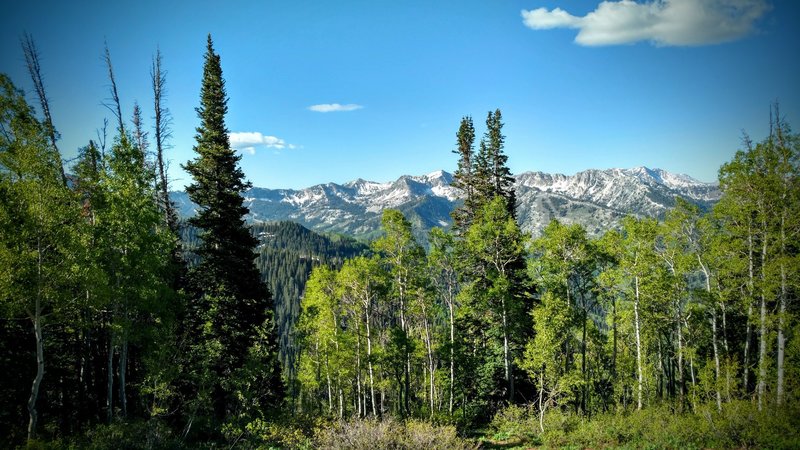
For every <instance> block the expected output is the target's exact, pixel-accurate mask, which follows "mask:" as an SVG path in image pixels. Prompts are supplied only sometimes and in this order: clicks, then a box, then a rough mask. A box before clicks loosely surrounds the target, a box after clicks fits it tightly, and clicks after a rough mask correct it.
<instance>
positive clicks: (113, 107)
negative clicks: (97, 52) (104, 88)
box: [103, 42, 125, 135]
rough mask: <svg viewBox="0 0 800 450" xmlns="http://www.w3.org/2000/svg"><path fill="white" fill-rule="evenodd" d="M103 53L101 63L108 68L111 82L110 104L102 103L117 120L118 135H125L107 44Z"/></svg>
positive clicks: (106, 43)
mask: <svg viewBox="0 0 800 450" xmlns="http://www.w3.org/2000/svg"><path fill="white" fill-rule="evenodd" d="M104 44H105V51H104V53H103V61H104V62H105V64H106V67H108V79H109V80H110V81H111V87H110V88H111V104H108V103H103V106H105V107H106V108H108V109H109V110H110V111H111V112H112V113H113V114H114V116H115V117H116V118H117V123H118V124H119V134H120V135H124V134H125V123H124V121H123V119H122V108H121V107H120V103H119V94H118V93H117V82H116V80H115V79H114V68H113V67H112V65H111V52H110V51H109V50H108V42H105V43H104Z"/></svg>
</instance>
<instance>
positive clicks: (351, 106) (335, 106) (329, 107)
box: [308, 103, 363, 113]
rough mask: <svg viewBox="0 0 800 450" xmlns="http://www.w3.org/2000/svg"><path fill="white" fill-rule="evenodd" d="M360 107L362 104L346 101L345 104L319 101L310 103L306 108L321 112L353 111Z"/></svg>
mask: <svg viewBox="0 0 800 450" xmlns="http://www.w3.org/2000/svg"><path fill="white" fill-rule="evenodd" d="M361 108H363V106H361V105H357V104H355V103H348V104H346V105H341V104H339V103H321V104H319V105H311V106H309V107H308V109H309V110H311V111H315V112H321V113H327V112H340V111H355V110H357V109H361Z"/></svg>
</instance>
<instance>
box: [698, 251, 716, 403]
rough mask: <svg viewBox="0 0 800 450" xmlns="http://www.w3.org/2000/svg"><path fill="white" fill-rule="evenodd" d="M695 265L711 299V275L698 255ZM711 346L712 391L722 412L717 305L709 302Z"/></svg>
mask: <svg viewBox="0 0 800 450" xmlns="http://www.w3.org/2000/svg"><path fill="white" fill-rule="evenodd" d="M697 263H698V264H699V265H700V270H702V272H703V276H704V277H705V279H706V293H707V294H708V297H709V299H711V274H710V273H709V270H708V268H707V267H706V265H705V264H704V263H703V261H702V260H701V259H700V255H697ZM710 320H711V346H712V347H713V349H714V369H715V375H716V378H715V383H714V391H715V393H716V398H717V410H718V411H722V393H720V391H719V380H720V374H719V373H720V371H719V351H718V349H717V305H716V302H715V301H712V302H711V319H710Z"/></svg>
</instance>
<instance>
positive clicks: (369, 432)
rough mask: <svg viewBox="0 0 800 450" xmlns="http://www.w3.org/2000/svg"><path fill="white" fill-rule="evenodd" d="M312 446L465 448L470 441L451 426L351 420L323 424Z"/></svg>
mask: <svg viewBox="0 0 800 450" xmlns="http://www.w3.org/2000/svg"><path fill="white" fill-rule="evenodd" d="M314 444H315V446H316V447H318V448H326V449H332V450H337V449H353V450H378V449H397V450H403V449H408V450H412V449H413V450H418V449H423V448H424V449H442V450H444V449H455V450H458V449H468V448H472V445H470V443H469V442H468V441H466V440H464V439H462V438H460V437H458V434H457V433H456V429H455V427H453V426H438V425H433V424H430V423H428V422H422V421H416V420H411V421H408V422H406V423H402V422H398V421H395V420H393V419H385V420H374V419H367V420H353V421H349V422H341V423H338V424H335V425H333V426H331V427H328V428H323V429H321V430H319V431H318V432H317V434H316V435H315V442H314Z"/></svg>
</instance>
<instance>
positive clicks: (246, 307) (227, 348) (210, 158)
mask: <svg viewBox="0 0 800 450" xmlns="http://www.w3.org/2000/svg"><path fill="white" fill-rule="evenodd" d="M200 96H201V99H200V107H199V108H197V114H198V116H199V118H200V121H201V124H200V126H199V127H198V128H197V135H196V139H197V145H196V146H195V147H194V150H195V152H197V154H198V156H197V158H195V159H194V160H192V161H189V162H188V163H186V165H185V166H184V168H185V169H186V171H187V172H189V173H190V174H191V175H192V177H193V178H194V183H192V184H191V185H189V186H188V187H187V189H186V191H187V193H188V194H189V198H191V200H192V201H193V202H194V203H195V204H197V205H198V207H199V211H198V213H197V215H196V216H195V217H193V218H192V219H190V223H191V224H192V225H194V226H195V227H197V228H198V229H200V230H201V231H200V238H201V240H202V242H201V244H200V246H199V248H198V250H197V254H198V256H199V257H200V263H199V264H198V265H197V266H196V267H195V268H193V269H192V271H191V273H190V274H189V284H190V287H189V291H190V300H189V301H190V305H189V308H190V310H191V312H190V318H189V319H190V321H192V325H194V327H195V329H194V330H193V331H194V332H195V338H197V339H199V341H200V342H199V344H200V345H206V344H208V345H211V347H213V348H214V351H213V352H211V353H210V355H212V356H211V357H210V359H212V361H209V362H210V366H211V371H212V373H213V374H214V375H215V376H216V378H215V379H214V381H213V382H212V384H213V387H211V388H210V389H211V391H212V393H211V395H212V401H213V403H214V411H215V414H216V416H217V418H218V419H221V418H223V417H226V416H227V415H228V414H229V413H230V412H231V411H232V410H233V408H235V401H234V397H233V392H231V388H230V384H229V383H228V382H227V381H228V380H229V379H230V378H231V377H232V375H233V374H234V372H235V371H236V370H237V369H239V368H241V367H243V365H244V363H245V357H246V356H247V355H248V349H249V348H250V347H251V346H252V345H253V344H254V341H255V339H256V338H257V336H258V335H259V332H258V331H259V328H261V327H264V328H265V329H266V330H268V331H269V339H268V342H267V343H266V347H267V349H268V351H269V352H270V355H272V357H271V359H270V362H269V364H270V365H272V367H265V368H264V370H265V371H266V372H267V373H271V374H272V376H271V378H270V380H269V381H268V383H269V384H270V385H271V388H272V391H273V393H274V394H275V395H276V396H278V397H279V396H280V395H282V384H281V378H280V368H279V367H278V359H277V343H276V342H277V341H276V339H275V336H274V322H273V307H272V299H271V296H270V294H269V292H268V291H267V288H266V286H265V285H264V283H263V282H262V281H261V276H260V274H259V272H258V270H257V269H256V265H255V262H254V259H255V254H254V249H255V247H256V245H257V244H258V241H257V239H256V238H255V237H253V236H252V234H251V233H250V230H249V229H248V228H247V226H246V225H245V221H244V218H243V216H244V215H245V214H246V213H247V208H246V207H245V206H244V204H243V203H244V200H243V198H242V196H241V194H242V193H243V192H244V191H245V190H246V189H248V188H249V187H250V183H248V182H246V181H244V173H243V172H242V170H241V168H240V167H239V164H238V162H239V159H240V158H241V156H239V155H236V154H235V153H234V151H233V150H232V149H231V148H230V143H229V140H228V130H227V128H226V126H225V113H226V112H227V110H228V107H227V102H228V99H227V95H226V93H225V81H224V79H223V78H222V67H221V65H220V57H219V55H218V54H217V53H215V52H214V47H213V43H212V40H211V36H210V35H209V36H208V44H207V51H206V55H205V65H204V67H203V81H202V88H201V93H200ZM260 346H261V347H262V349H263V348H264V347H265V344H264V343H263V342H262V343H261V344H260ZM262 351H263V350H262Z"/></svg>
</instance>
